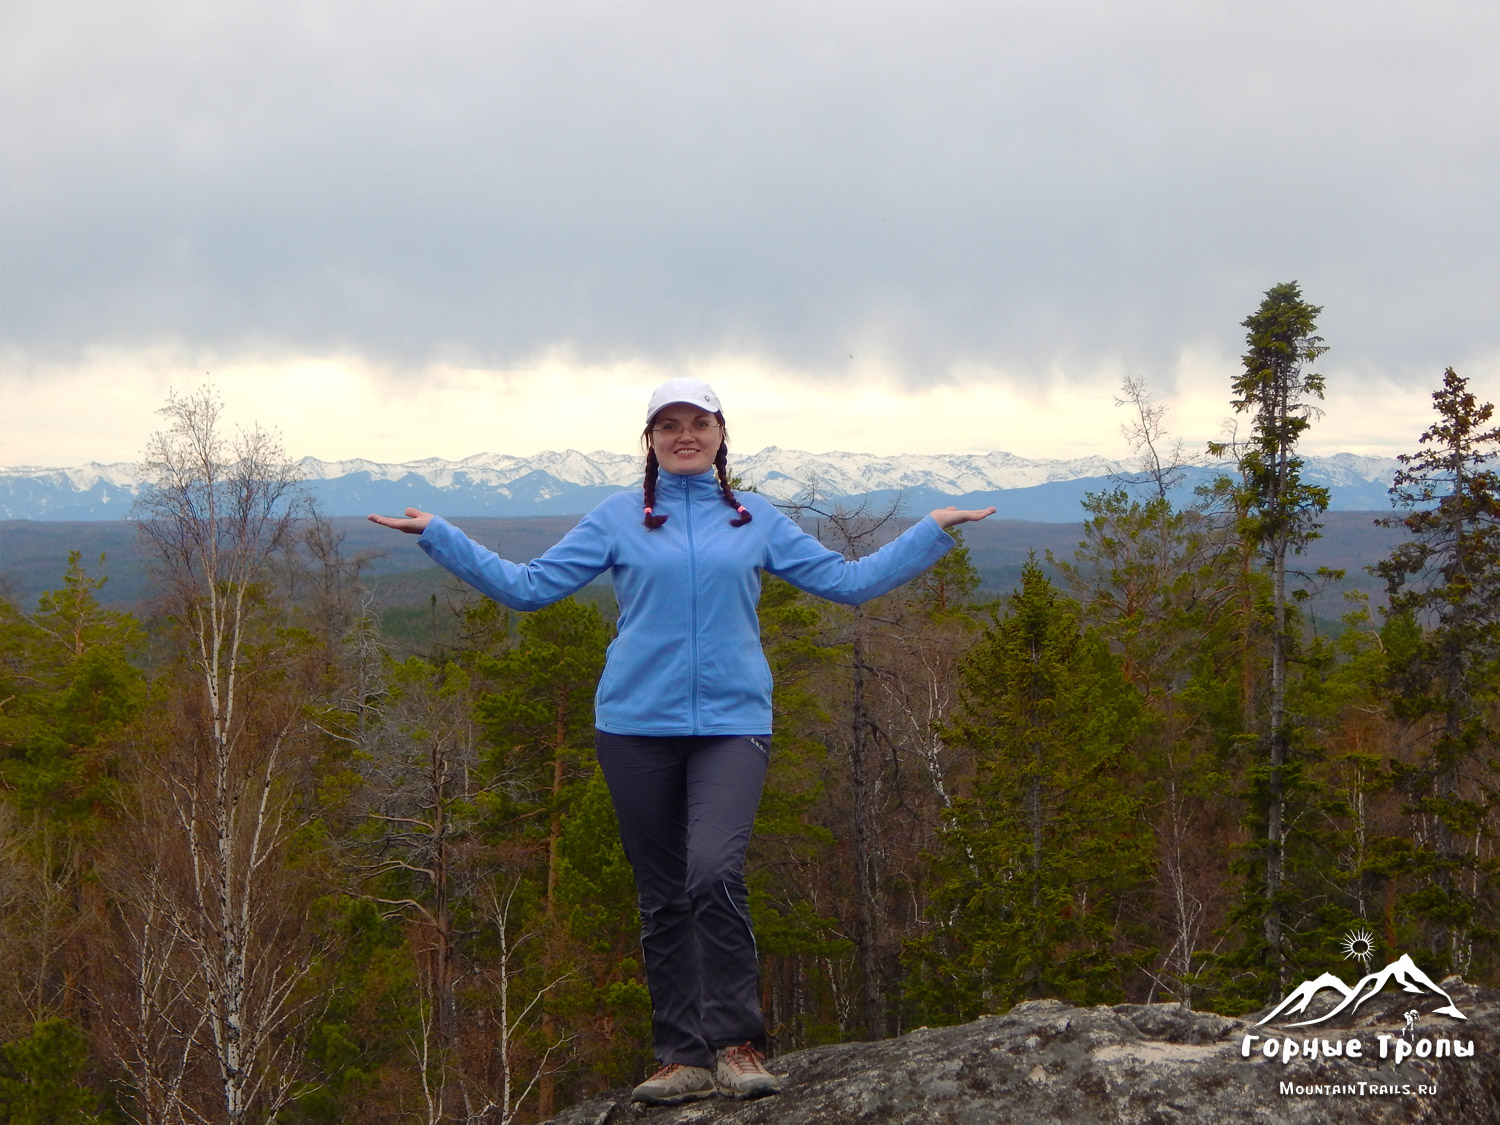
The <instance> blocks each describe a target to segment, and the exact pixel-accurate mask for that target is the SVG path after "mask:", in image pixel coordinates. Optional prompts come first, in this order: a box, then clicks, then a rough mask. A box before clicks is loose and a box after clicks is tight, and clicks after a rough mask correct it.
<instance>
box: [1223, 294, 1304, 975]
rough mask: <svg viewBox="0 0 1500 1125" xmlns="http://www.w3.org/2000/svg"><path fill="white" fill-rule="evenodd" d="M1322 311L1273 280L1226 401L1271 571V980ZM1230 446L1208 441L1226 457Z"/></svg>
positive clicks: (1247, 504)
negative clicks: (1294, 586)
mask: <svg viewBox="0 0 1500 1125" xmlns="http://www.w3.org/2000/svg"><path fill="white" fill-rule="evenodd" d="M1322 311H1323V310H1322V309H1321V308H1319V307H1318V306H1317V305H1311V304H1309V303H1308V302H1307V301H1305V300H1303V298H1302V290H1301V289H1300V288H1299V287H1298V285H1297V283H1296V282H1295V281H1288V282H1283V283H1282V284H1280V285H1273V286H1272V287H1271V288H1270V289H1268V290H1266V295H1265V299H1264V300H1263V301H1262V302H1261V304H1260V308H1258V309H1257V310H1256V311H1255V312H1254V313H1253V314H1251V315H1250V316H1249V317H1247V318H1246V319H1245V320H1244V321H1243V322H1242V323H1243V325H1244V327H1245V328H1246V329H1248V331H1247V332H1246V335H1245V343H1246V345H1247V350H1246V352H1245V354H1244V356H1242V357H1241V362H1242V364H1243V366H1244V371H1243V372H1242V373H1241V374H1240V375H1239V376H1237V377H1236V378H1235V380H1234V384H1233V389H1234V394H1235V398H1234V400H1233V406H1234V408H1235V410H1236V411H1238V412H1249V413H1250V414H1251V415H1252V421H1251V427H1250V436H1249V439H1248V440H1247V442H1246V443H1245V445H1244V446H1243V447H1242V448H1241V449H1239V450H1238V453H1239V465H1240V473H1241V477H1242V478H1243V484H1242V486H1241V488H1240V490H1239V495H1238V496H1237V497H1236V500H1237V504H1236V508H1237V510H1238V511H1240V512H1242V513H1243V518H1242V519H1241V521H1240V531H1241V534H1242V536H1243V537H1244V538H1245V540H1246V541H1247V542H1249V543H1253V544H1254V545H1255V546H1256V547H1257V548H1258V549H1259V551H1260V553H1261V555H1262V558H1263V560H1264V562H1265V564H1266V567H1267V569H1268V570H1269V572H1270V576H1271V614H1272V623H1271V682H1270V690H1269V692H1268V699H1267V708H1266V720H1265V727H1264V731H1265V736H1264V737H1265V747H1266V763H1267V764H1266V771H1265V809H1266V823H1265V835H1264V840H1265V864H1264V867H1265V872H1264V873H1265V881H1264V896H1265V903H1264V911H1263V914H1262V936H1263V939H1264V942H1265V947H1266V953H1267V956H1268V957H1269V959H1270V963H1271V967H1272V968H1273V969H1274V971H1275V973H1276V975H1277V978H1278V984H1279V985H1281V986H1284V985H1285V984H1286V979H1285V978H1286V959H1285V951H1284V950H1283V948H1282V941H1283V935H1282V913H1283V905H1284V904H1283V902H1282V895H1283V883H1284V880H1285V852H1286V827H1285V821H1284V813H1285V769H1286V763H1287V751H1288V749H1289V747H1290V745H1291V731H1290V724H1289V720H1288V716H1287V712H1286V696H1287V661H1288V657H1289V656H1290V654H1291V651H1292V648H1293V637H1292V634H1291V631H1290V629H1289V628H1288V617H1287V603H1288V591H1287V558H1288V556H1289V555H1292V554H1300V553H1301V551H1302V550H1303V548H1304V547H1306V545H1307V544H1308V543H1309V542H1310V541H1312V540H1313V539H1315V538H1317V535H1318V528H1319V526H1320V525H1319V523H1318V522H1317V517H1318V516H1319V515H1320V514H1321V513H1322V512H1324V511H1326V510H1327V508H1328V490H1327V489H1326V488H1321V487H1319V486H1316V485H1310V484H1307V483H1306V482H1305V481H1303V479H1302V465H1303V462H1302V458H1301V457H1299V456H1298V455H1297V452H1296V447H1297V442H1298V440H1299V439H1300V438H1301V436H1302V434H1303V433H1304V432H1305V431H1306V430H1307V428H1308V427H1309V426H1311V425H1312V421H1313V418H1315V417H1316V416H1317V414H1318V413H1319V411H1318V409H1317V407H1315V406H1314V405H1313V404H1312V400H1313V399H1321V398H1322V397H1323V377H1322V376H1321V375H1319V374H1317V373H1316V372H1314V371H1312V370H1310V365H1311V364H1312V362H1313V361H1314V360H1316V359H1317V358H1318V357H1319V356H1320V355H1322V354H1323V353H1324V352H1326V351H1327V350H1328V349H1327V348H1326V347H1324V346H1323V340H1322V337H1320V336H1318V335H1317V334H1316V332H1317V319H1318V315H1319V314H1320V313H1321V312H1322ZM1228 449H1229V446H1228V445H1227V444H1225V443H1212V444H1211V445H1210V446H1209V452H1210V453H1212V454H1214V455H1216V456H1223V455H1224V453H1225V452H1227V451H1228Z"/></svg>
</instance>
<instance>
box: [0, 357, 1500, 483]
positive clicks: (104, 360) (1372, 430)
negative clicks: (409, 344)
mask: <svg viewBox="0 0 1500 1125" xmlns="http://www.w3.org/2000/svg"><path fill="white" fill-rule="evenodd" d="M196 359H197V360H198V361H199V362H196V363H194V362H190V361H188V360H185V359H184V357H182V356H181V355H180V354H176V353H173V352H169V351H160V352H155V353H144V354H136V355H133V356H132V355H118V354H110V355H99V356H95V357H92V359H91V360H90V361H89V362H87V363H84V364H80V365H77V366H73V367H70V368H66V369H59V370H52V371H44V372H34V373H31V374H32V377H30V378H24V379H18V378H14V377H0V398H3V400H4V402H5V404H6V408H5V411H4V415H3V419H4V420H3V422H0V466H4V467H7V468H16V467H20V466H29V467H45V468H71V467H75V466H78V465H82V464H85V463H87V462H90V461H96V462H100V463H118V462H132V461H135V460H138V459H139V456H140V453H141V451H142V450H143V449H144V446H145V443H146V441H147V439H148V438H149V436H150V435H151V434H152V433H153V432H155V431H156V430H158V429H160V427H161V425H162V419H161V418H160V416H159V415H158V414H157V413H156V411H157V410H158V409H159V408H160V407H161V406H163V405H165V403H166V401H167V397H168V395H169V394H172V393H175V394H178V395H184V394H189V393H192V392H194V391H196V390H197V389H199V388H200V387H202V386H205V385H206V386H209V387H211V388H213V390H214V391H215V393H217V394H218V395H219V396H220V397H221V398H222V399H223V401H224V405H225V419H226V422H227V423H228V424H229V425H230V426H231V427H234V426H249V425H259V426H261V427H263V428H265V429H270V430H275V431H276V432H277V433H278V434H279V435H280V437H281V440H282V443H283V446H284V448H285V450H286V452H287V453H288V455H289V456H291V457H293V458H301V457H304V456H312V457H317V458H320V459H322V460H325V461H338V460H349V459H354V458H365V459H368V460H372V461H380V462H387V463H401V462H407V461H416V460H421V459H423V458H428V457H438V458H442V459H445V460H459V459H462V458H464V457H469V456H473V455H475V454H481V453H500V454H509V455H514V456H531V455H534V454H537V453H540V452H543V451H548V450H557V451H561V450H567V449H574V450H578V451H580V452H583V453H592V452H595V451H606V452H615V453H625V452H635V451H636V450H637V447H638V437H639V433H640V426H641V424H642V422H643V421H644V418H643V409H644V406H643V404H644V402H645V400H646V398H647V396H648V394H649V392H650V390H651V388H652V387H654V386H655V385H656V383H657V382H659V381H660V380H661V379H662V378H666V377H670V376H671V375H675V374H691V375H694V376H696V377H699V378H703V379H706V380H708V381H709V382H710V383H711V384H712V385H713V386H714V387H715V389H716V390H717V392H718V393H719V396H720V398H721V399H722V401H723V402H724V404H725V415H726V420H727V421H728V423H729V430H730V435H731V449H732V450H733V451H735V452H738V453H741V454H749V453H755V452H758V451H760V450H761V449H764V448H766V447H767V446H777V447H780V448H783V449H795V450H802V451H806V452H810V453H827V452H832V451H844V452H853V453H873V454H878V455H895V454H932V453H949V454H952V453H958V454H972V453H992V452H997V451H1004V452H1008V453H1012V454H1015V455H1016V456H1019V457H1024V458H1028V459H1031V460H1051V459H1070V458H1077V457H1088V456H1099V457H1105V458H1110V459H1114V460H1123V459H1126V458H1128V457H1130V456H1131V455H1132V451H1131V449H1130V448H1129V445H1128V443H1127V441H1126V439H1125V437H1124V436H1123V434H1122V432H1121V427H1122V426H1123V425H1125V424H1126V423H1127V422H1128V421H1129V412H1128V408H1126V407H1122V406H1118V405H1116V400H1117V399H1118V397H1119V394H1120V386H1121V383H1122V382H1123V380H1124V378H1125V377H1126V376H1127V375H1134V376H1137V377H1144V376H1143V375H1141V373H1140V372H1138V371H1132V370H1129V369H1123V370H1107V371H1098V372H1094V373H1092V376H1091V377H1087V378H1072V377H1070V376H1069V375H1068V374H1067V373H1064V372H1061V371H1059V372H1055V373H1054V374H1053V375H1052V376H1051V377H1050V378H1048V379H1046V380H1045V381H1044V382H1042V383H1041V385H1039V386H1033V387H1032V388H1031V389H1030V391H1029V393H1022V392H1021V391H1018V390H1017V389H1016V388H1017V387H1019V386H1024V385H1025V384H1024V383H1023V381H1021V380H1018V379H1014V378H1007V377H1006V373H1004V372H997V371H993V370H984V369H978V368H970V369H969V370H967V371H965V372H963V373H961V374H959V375H956V376H955V377H953V378H951V379H949V380H947V381H945V382H940V383H936V384H934V385H931V386H929V387H926V388H922V389H913V388H911V387H910V386H909V385H903V384H902V383H901V382H900V381H899V380H898V379H895V378H893V377H891V376H890V375H889V374H888V373H882V372H880V371H878V370H872V371H866V372H862V373H860V374H859V375H857V376H847V377H845V378H843V379H840V380H836V381H835V380H831V379H829V378H828V377H827V376H820V377H811V376H809V375H807V374H799V373H788V372H784V371H779V370H776V369H774V368H772V367H770V366H768V365H766V364H765V363H763V362H760V361H757V360H755V359H753V358H744V357H724V358H718V359H714V360H709V361H705V362H702V363H699V364H696V365H691V366H685V367H680V368H677V369H674V370H672V371H662V370H660V369H657V368H654V367H653V365H650V364H647V363H645V362H634V363H620V364H618V365H614V366H610V367H599V366H592V365H587V364H583V363H580V362H577V361H576V360H572V359H570V358H569V357H567V356H564V355H552V356H548V357H545V358H543V359H540V360H538V361H537V362H535V363H534V364H532V365H528V366H526V367H522V368H518V369H513V370H510V371H506V372H496V371H486V370H478V369H464V368H457V367H434V368H431V369H428V370H426V371H423V372H421V373H413V372H410V371H403V372H399V373H396V372H391V371H387V370H381V369H378V368H376V367H374V366H372V365H371V364H369V363H367V362H365V361H362V360H361V359H359V358H358V357H351V356H322V357H306V358H300V359H288V358H278V359H275V360H260V361H250V362H239V363H236V362H233V361H228V362H220V361H214V360H212V359H205V357H203V356H198V357H196ZM1235 363H1236V359H1235V357H1232V356H1228V355H1213V354H1211V353H1209V352H1206V351H1202V350H1198V351H1189V352H1185V353H1184V354H1183V355H1182V356H1181V357H1180V359H1179V361H1178V363H1177V364H1176V368H1175V370H1174V371H1172V372H1170V378H1168V379H1163V380H1161V381H1160V383H1159V384H1157V383H1153V382H1152V381H1151V380H1150V379H1149V378H1148V379H1147V383H1148V386H1149V387H1150V389H1151V390H1152V392H1153V393H1154V394H1155V396H1156V398H1157V399H1158V400H1159V401H1160V402H1162V403H1164V404H1165V405H1166V406H1167V407H1168V414H1167V416H1166V419H1165V426H1166V429H1167V434H1166V435H1165V445H1166V446H1167V447H1171V446H1172V445H1174V444H1175V443H1176V442H1178V441H1181V442H1182V444H1183V447H1184V451H1185V452H1186V453H1187V454H1189V455H1199V454H1201V453H1202V451H1203V447H1204V444H1205V443H1206V442H1207V441H1209V440H1214V439H1218V438H1220V437H1222V436H1223V434H1224V427H1225V425H1226V423H1228V422H1231V421H1233V422H1235V423H1237V425H1238V426H1239V432H1240V433H1242V434H1243V433H1244V432H1245V431H1246V430H1247V428H1248V425H1249V418H1248V416H1246V415H1239V416H1235V415H1233V413H1232V411H1231V410H1230V407H1229V379H1230V373H1231V372H1232V371H1233V370H1234V366H1235ZM1479 366H1481V367H1484V368H1486V369H1487V371H1486V372H1485V374H1484V375H1471V377H1470V385H1471V387H1473V388H1474V390H1475V392H1476V393H1477V394H1479V395H1480V397H1481V398H1482V399H1485V398H1487V399H1490V400H1492V399H1493V398H1494V397H1495V395H1494V384H1495V382H1496V379H1495V375H1496V373H1497V371H1500V361H1497V362H1491V363H1489V364H1484V365H1479ZM1322 367H1323V371H1324V374H1325V376H1326V378H1327V382H1328V394H1327V398H1326V400H1325V401H1324V402H1323V403H1322V404H1321V405H1322V408H1323V411H1324V414H1323V416H1322V417H1321V418H1320V419H1318V420H1317V421H1316V422H1315V423H1314V425H1313V427H1312V428H1311V429H1310V430H1309V431H1308V432H1307V434H1306V435H1305V436H1304V439H1303V441H1302V445H1301V449H1302V451H1303V452H1306V453H1311V454H1321V455H1327V454H1332V453H1356V454H1363V455H1369V456H1381V457H1392V456H1395V455H1396V454H1398V453H1404V452H1410V451H1412V450H1413V449H1414V448H1415V447H1416V445H1417V438H1418V436H1419V434H1420V433H1421V431H1422V430H1423V429H1425V428H1426V426H1427V425H1429V424H1430V420H1431V418H1430V416H1431V393H1432V390H1433V389H1435V388H1436V386H1437V383H1438V376H1439V374H1440V373H1436V372H1435V373H1434V375H1433V378H1432V381H1431V385H1430V386H1418V385H1415V383H1414V384H1413V385H1411V386H1406V387H1403V386H1400V385H1398V384H1397V383H1396V382H1394V381H1392V380H1390V379H1386V378H1382V377H1379V376H1374V375H1370V374H1367V373H1360V374H1356V373H1350V372H1344V371H1341V370H1340V369H1339V368H1338V367H1337V366H1336V365H1332V364H1324V365H1322ZM189 370H191V371H194V372H201V373H197V374H184V373H183V372H184V371H189ZM1460 373H1461V374H1463V373H1464V372H1462V371H1461V372H1460ZM1486 376H1487V377H1486ZM58 402H66V403H68V404H70V408H69V409H68V411H67V412H66V414H61V413H59V412H58V411H57V410H56V409H55V404H57V403H58ZM21 419H25V420H26V424H25V425H24V426H23V425H19V424H18V421H19V420H21Z"/></svg>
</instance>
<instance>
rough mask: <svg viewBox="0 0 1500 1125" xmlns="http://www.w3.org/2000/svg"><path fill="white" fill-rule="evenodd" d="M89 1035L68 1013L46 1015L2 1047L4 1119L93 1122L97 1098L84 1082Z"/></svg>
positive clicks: (20, 1124) (56, 1124)
mask: <svg viewBox="0 0 1500 1125" xmlns="http://www.w3.org/2000/svg"><path fill="white" fill-rule="evenodd" d="M88 1061H89V1057H88V1040H87V1039H85V1038H84V1035H83V1032H81V1031H79V1030H78V1028H76V1027H75V1026H74V1025H73V1024H72V1023H70V1022H69V1021H67V1020H64V1019H49V1020H42V1021H41V1022H40V1023H38V1024H37V1025H36V1026H35V1027H34V1028H33V1029H32V1033H31V1034H30V1035H29V1036H27V1037H26V1038H25V1039H21V1040H18V1041H17V1042H14V1043H9V1044H6V1045H5V1046H3V1047H0V1119H3V1120H5V1121H8V1122H10V1123H11V1125H93V1123H95V1122H98V1121H100V1120H101V1118H100V1116H99V1098H98V1096H97V1095H96V1094H94V1092H93V1091H92V1090H90V1089H89V1088H88V1087H87V1086H85V1085H84V1084H83V1076H84V1074H85V1072H86V1071H87V1069H88Z"/></svg>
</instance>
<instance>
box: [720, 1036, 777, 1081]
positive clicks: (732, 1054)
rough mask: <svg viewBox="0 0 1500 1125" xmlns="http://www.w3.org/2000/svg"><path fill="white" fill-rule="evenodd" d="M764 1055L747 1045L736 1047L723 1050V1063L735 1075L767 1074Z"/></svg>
mask: <svg viewBox="0 0 1500 1125" xmlns="http://www.w3.org/2000/svg"><path fill="white" fill-rule="evenodd" d="M765 1057H766V1056H765V1055H763V1054H761V1053H760V1052H759V1051H757V1050H756V1049H755V1048H754V1047H753V1046H751V1045H750V1044H749V1043H745V1044H742V1045H741V1046H738V1047H725V1048H724V1061H725V1062H726V1063H728V1064H729V1066H730V1067H731V1068H732V1069H733V1070H734V1072H735V1073H736V1074H768V1073H770V1072H769V1071H767V1070H766V1068H765V1065H764V1060H765Z"/></svg>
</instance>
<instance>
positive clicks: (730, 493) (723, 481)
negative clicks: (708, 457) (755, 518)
mask: <svg viewBox="0 0 1500 1125" xmlns="http://www.w3.org/2000/svg"><path fill="white" fill-rule="evenodd" d="M714 468H715V469H716V470H717V471H718V474H719V494H720V495H721V496H723V497H724V503H726V504H728V505H729V506H730V507H731V508H733V509H734V510H735V511H736V512H738V513H739V514H740V518H739V519H737V520H730V521H729V526H730V527H744V526H745V525H746V524H747V523H749V522H750V513H749V511H748V510H747V509H746V508H745V505H743V504H741V503H740V502H739V501H738V500H736V499H735V498H734V489H732V488H730V487H729V442H728V441H727V440H726V441H721V442H720V443H719V452H718V453H717V454H716V455H715V456H714Z"/></svg>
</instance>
